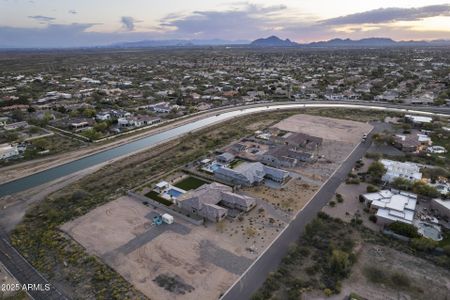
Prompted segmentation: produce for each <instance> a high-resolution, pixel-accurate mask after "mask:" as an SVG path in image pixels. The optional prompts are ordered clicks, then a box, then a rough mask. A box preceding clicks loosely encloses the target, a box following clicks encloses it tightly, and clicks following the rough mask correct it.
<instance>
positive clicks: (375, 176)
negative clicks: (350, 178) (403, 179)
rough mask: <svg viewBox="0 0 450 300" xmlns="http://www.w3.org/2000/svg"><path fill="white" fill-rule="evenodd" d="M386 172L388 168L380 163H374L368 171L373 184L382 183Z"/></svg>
mask: <svg viewBox="0 0 450 300" xmlns="http://www.w3.org/2000/svg"><path fill="white" fill-rule="evenodd" d="M385 172H386V168H385V167H384V165H383V164H382V163H380V162H379V161H374V162H373V163H372V164H371V165H370V166H369V169H368V170H367V173H368V174H369V175H370V177H371V178H372V181H373V182H381V177H382V176H383V175H384V173H385Z"/></svg>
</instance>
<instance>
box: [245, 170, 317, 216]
mask: <svg viewBox="0 0 450 300" xmlns="http://www.w3.org/2000/svg"><path fill="white" fill-rule="evenodd" d="M318 189H319V186H317V185H312V184H308V183H306V182H304V181H303V180H301V179H294V178H293V179H291V180H290V181H289V182H288V183H287V184H286V185H284V186H283V187H282V188H281V189H273V188H269V187H267V186H257V187H249V188H244V189H243V191H244V192H245V193H246V194H247V195H249V196H252V197H255V198H260V199H264V200H265V201H267V202H269V203H271V204H273V205H275V206H276V207H279V208H282V209H283V210H289V211H293V212H297V211H298V210H300V209H301V208H303V206H305V204H306V203H307V202H308V201H309V200H310V199H311V198H312V196H313V195H314V193H315V192H316V191H317V190H318Z"/></svg>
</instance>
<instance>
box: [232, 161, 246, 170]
mask: <svg viewBox="0 0 450 300" xmlns="http://www.w3.org/2000/svg"><path fill="white" fill-rule="evenodd" d="M243 162H244V161H242V160H240V159H235V160H233V161H232V162H231V163H230V169H234V168H236V167H237V166H239V165H240V164H242V163H243Z"/></svg>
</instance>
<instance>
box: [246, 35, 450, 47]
mask: <svg viewBox="0 0 450 300" xmlns="http://www.w3.org/2000/svg"><path fill="white" fill-rule="evenodd" d="M449 45H450V40H433V41H398V42H397V41H394V40H392V39H390V38H365V39H360V40H351V39H332V40H328V41H321V42H312V43H306V44H300V43H296V42H292V41H290V40H289V39H286V40H282V39H280V38H279V37H276V36H270V37H268V38H261V39H257V40H254V41H253V42H251V43H250V46H251V47H303V48H309V47H312V48H342V47H346V48H348V47H401V46H449Z"/></svg>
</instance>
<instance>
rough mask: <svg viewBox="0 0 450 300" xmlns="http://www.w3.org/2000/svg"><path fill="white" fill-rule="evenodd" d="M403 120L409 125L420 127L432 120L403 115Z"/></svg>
mask: <svg viewBox="0 0 450 300" xmlns="http://www.w3.org/2000/svg"><path fill="white" fill-rule="evenodd" d="M405 119H406V120H407V121H409V122H411V123H414V124H418V125H422V124H426V123H431V122H432V121H433V118H431V117H424V116H415V115H405Z"/></svg>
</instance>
